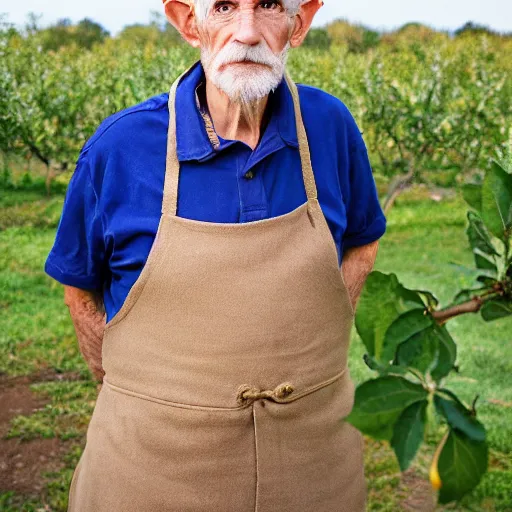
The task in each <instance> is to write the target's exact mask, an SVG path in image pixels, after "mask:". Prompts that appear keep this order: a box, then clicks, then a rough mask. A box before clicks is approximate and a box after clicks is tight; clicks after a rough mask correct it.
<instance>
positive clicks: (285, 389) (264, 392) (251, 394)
mask: <svg viewBox="0 0 512 512" xmlns="http://www.w3.org/2000/svg"><path fill="white" fill-rule="evenodd" d="M294 389H295V388H294V387H293V385H292V384H290V383H289V382H285V383H283V384H279V386H277V387H275V388H274V389H258V388H255V387H251V386H249V384H242V385H241V386H240V387H239V388H238V393H237V397H236V400H237V402H238V403H239V404H242V405H244V404H246V403H247V402H249V401H250V402H254V401H255V400H259V399H260V398H270V399H272V400H277V401H279V400H281V399H283V398H286V397H287V396H288V395H290V394H291V393H293V391H294Z"/></svg>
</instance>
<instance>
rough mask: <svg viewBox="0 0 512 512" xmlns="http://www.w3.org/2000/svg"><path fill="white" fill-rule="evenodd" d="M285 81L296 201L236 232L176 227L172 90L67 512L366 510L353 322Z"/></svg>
mask: <svg viewBox="0 0 512 512" xmlns="http://www.w3.org/2000/svg"><path fill="white" fill-rule="evenodd" d="M182 76H183V75H182ZM285 78H286V81H287V83H288V85H289V87H290V90H291V91H292V95H293V101H294V108H295V122H296V127H297V134H298V138H299V150H300V155H301V161H302V171H303V176H304V186H305V190H306V195H307V201H306V202H305V203H304V204H302V205H300V206H299V207H298V208H296V209H295V210H293V211H291V212H289V213H286V214H284V215H280V216H277V217H271V218H268V219H263V220H257V221H253V222H247V223H213V222H206V221H199V220H193V219H188V218H184V217H179V216H178V215H177V211H178V188H179V171H180V166H179V162H178V158H177V155H176V119H175V103H174V102H175V95H176V88H177V85H178V83H179V81H180V79H181V77H179V78H178V79H177V80H176V81H175V82H174V84H173V86H172V88H171V90H170V93H169V128H168V146H167V161H166V174H165V185H164V194H163V202H162V215H161V218H160V224H159V227H158V232H157V235H156V238H155V241H154V243H153V246H152V248H151V251H150V253H149V257H148V259H147V262H146V265H145V266H144V268H143V271H142V273H141V274H140V276H139V278H138V280H137V281H136V283H135V284H134V286H133V287H132V288H131V290H130V292H129V294H128V297H127V299H126V301H125V303H124V304H123V306H122V308H121V309H120V310H119V312H118V313H117V314H116V315H115V316H114V317H113V318H112V319H111V320H110V322H108V323H107V325H106V327H105V333H104V338H103V367H104V370H105V377H104V381H103V386H102V388H101V390H100V393H99V395H98V398H97V401H96V405H95V408H94V411H93V414H92V418H91V421H90V423H89V427H88V430H87V438H86V445H85V449H84V451H83V453H82V456H81V458H80V460H79V462H78V464H77V466H76V468H75V471H74V474H73V478H72V481H71V486H70V489H69V507H68V512H130V511H133V512H160V511H161V512H299V511H301V512H361V511H363V510H364V509H365V500H366V485H365V478H364V468H363V440H362V436H361V434H360V432H359V431H358V430H356V429H355V428H354V427H352V426H351V425H350V424H349V423H347V422H346V421H345V418H346V416H347V415H348V414H349V413H350V411H351V409H352V406H353V401H354V384H353V382H352V379H351V377H350V372H349V369H348V367H347V356H348V349H349V343H350V334H351V330H352V326H353V321H354V311H353V308H352V305H351V303H350V298H349V294H348V290H347V288H346V286H345V282H344V279H343V275H342V273H341V271H340V268H339V266H338V259H337V252H336V247H335V244H334V240H333V237H332V235H331V232H330V230H329V227H328V224H327V221H326V219H325V217H324V215H323V213H322V210H321V207H320V204H319V202H318V199H317V190H316V184H315V179H314V174H313V169H312V167H311V159H310V154H309V148H308V140H307V136H306V131H305V128H304V124H303V122H302V116H301V110H300V104H299V96H298V92H297V88H296V85H295V84H294V83H293V81H292V80H291V78H290V77H289V75H288V74H287V73H286V75H285ZM326 150H327V148H326ZM148 171H150V170H148ZM282 172H286V169H283V170H282Z"/></svg>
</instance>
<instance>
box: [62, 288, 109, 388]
mask: <svg viewBox="0 0 512 512" xmlns="http://www.w3.org/2000/svg"><path fill="white" fill-rule="evenodd" d="M64 303H65V304H66V306H67V307H68V309H69V313H70V315H71V320H72V321H73V325H74V327H75V332H76V336H77V338H78V346H79V348H80V352H81V354H82V356H83V358H84V359H85V362H86V363H87V366H88V367H89V369H90V370H91V372H92V373H93V375H94V376H95V378H96V379H97V380H98V381H100V382H103V376H104V375H105V372H104V371H103V367H102V360H101V348H102V345H103V331H104V329H105V320H106V315H105V308H104V304H103V298H102V297H101V295H100V294H99V293H98V292H96V291H93V290H82V289H81V288H75V287H74V286H67V285H65V286H64Z"/></svg>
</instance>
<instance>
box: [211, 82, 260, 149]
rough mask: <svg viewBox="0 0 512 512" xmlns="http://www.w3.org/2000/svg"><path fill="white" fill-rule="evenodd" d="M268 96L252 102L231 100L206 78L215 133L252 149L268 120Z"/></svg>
mask: <svg viewBox="0 0 512 512" xmlns="http://www.w3.org/2000/svg"><path fill="white" fill-rule="evenodd" d="M268 98H269V97H268V95H267V96H265V97H264V98H262V99H261V100H258V101H256V102H254V103H252V104H241V103H238V102H233V101H231V100H230V98H229V97H228V96H227V94H225V93H224V92H223V91H221V90H219V89H218V88H217V87H216V86H215V85H214V84H212V83H211V82H210V81H209V80H208V79H207V80H206V101H207V104H208V110H209V112H210V116H211V118H212V121H213V124H214V126H215V131H216V132H217V134H218V135H220V136H221V137H222V138H223V139H228V140H240V141H242V142H245V143H246V144H247V145H248V146H249V147H250V148H251V149H253V150H254V149H255V148H256V146H257V145H258V143H259V141H260V139H261V135H262V133H263V131H264V130H265V126H266V123H267V122H268V118H269V112H268V110H269V109H267V104H268Z"/></svg>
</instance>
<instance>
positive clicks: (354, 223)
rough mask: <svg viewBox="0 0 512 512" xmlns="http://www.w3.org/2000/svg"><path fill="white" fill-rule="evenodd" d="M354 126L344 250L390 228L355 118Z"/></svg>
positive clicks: (376, 236)
mask: <svg viewBox="0 0 512 512" xmlns="http://www.w3.org/2000/svg"><path fill="white" fill-rule="evenodd" d="M352 126H353V130H352V140H351V145H350V151H349V169H348V179H347V182H348V183H347V185H348V191H345V196H346V197H345V206H346V212H347V228H346V230H345V233H344V238H343V251H345V250H346V249H348V248H350V247H356V246H360V245H366V244H369V243H371V242H375V241H376V240H378V239H379V238H381V237H382V236H383V235H384V233H385V231H386V217H385V215H384V211H383V210H382V207H381V205H380V202H379V197H378V193H377V187H376V185H375V180H374V177H373V173H372V168H371V165H370V160H369V158H368V152H367V149H366V145H365V143H364V140H363V137H362V135H361V133H360V131H359V129H358V128H357V126H356V125H355V121H353V125H352Z"/></svg>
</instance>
